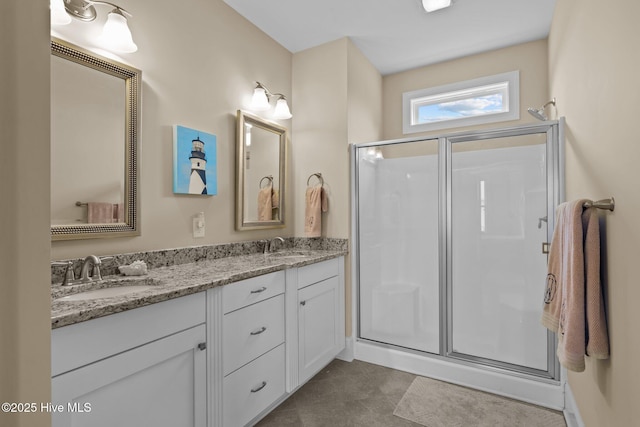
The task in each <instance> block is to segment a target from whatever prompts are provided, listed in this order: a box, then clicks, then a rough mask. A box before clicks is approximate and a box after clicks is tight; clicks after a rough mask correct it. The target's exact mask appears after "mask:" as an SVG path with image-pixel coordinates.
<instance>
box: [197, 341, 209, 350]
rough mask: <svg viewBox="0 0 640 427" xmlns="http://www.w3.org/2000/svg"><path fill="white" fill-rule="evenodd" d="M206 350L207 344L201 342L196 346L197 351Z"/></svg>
mask: <svg viewBox="0 0 640 427" xmlns="http://www.w3.org/2000/svg"><path fill="white" fill-rule="evenodd" d="M206 348H207V343H206V342H201V343H200V344H198V349H199V350H206Z"/></svg>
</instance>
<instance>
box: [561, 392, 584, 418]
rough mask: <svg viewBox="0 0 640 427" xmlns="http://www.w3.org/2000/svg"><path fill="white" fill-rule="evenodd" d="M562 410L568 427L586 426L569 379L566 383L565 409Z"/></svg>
mask: <svg viewBox="0 0 640 427" xmlns="http://www.w3.org/2000/svg"><path fill="white" fill-rule="evenodd" d="M562 412H563V414H564V420H565V421H566V423H567V427H585V426H584V422H583V421H582V417H581V416H580V411H579V410H578V405H577V404H576V400H575V398H574V397H573V392H572V391H571V387H570V386H569V382H568V381H567V382H565V383H564V410H563V411H562Z"/></svg>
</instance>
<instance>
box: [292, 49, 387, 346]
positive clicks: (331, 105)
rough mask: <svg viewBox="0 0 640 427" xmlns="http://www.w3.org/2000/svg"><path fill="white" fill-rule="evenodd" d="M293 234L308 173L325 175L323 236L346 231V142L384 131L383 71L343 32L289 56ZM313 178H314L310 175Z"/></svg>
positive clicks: (299, 232)
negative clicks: (293, 107)
mask: <svg viewBox="0 0 640 427" xmlns="http://www.w3.org/2000/svg"><path fill="white" fill-rule="evenodd" d="M293 94H294V98H295V100H296V116H295V119H294V123H293V142H292V145H293V146H294V150H293V171H294V173H293V175H294V178H293V183H292V188H293V189H294V194H295V196H294V203H295V235H296V236H304V222H303V218H304V209H305V206H304V192H305V188H306V183H307V178H308V177H309V175H310V174H312V173H316V172H320V173H322V176H323V177H324V181H325V189H326V191H327V195H328V198H329V211H328V212H327V213H325V214H323V218H322V221H323V225H322V227H323V231H322V235H323V236H324V237H335V238H348V237H350V234H349V233H350V228H349V227H350V204H349V152H348V144H350V143H354V142H365V141H376V140H378V139H380V137H381V135H382V132H381V130H382V124H381V105H382V77H381V76H380V73H378V71H377V70H376V69H375V68H374V67H373V65H371V63H370V62H369V61H368V60H367V59H366V58H365V57H364V55H363V54H362V53H361V52H360V51H359V50H358V49H357V48H356V47H355V45H354V44H353V43H352V42H351V41H350V40H349V39H347V38H342V39H339V40H335V41H333V42H330V43H326V44H323V45H321V46H317V47H314V48H311V49H307V50H305V51H302V52H298V53H296V54H295V55H294V57H293ZM312 182H315V178H312ZM346 266H347V270H346V286H345V293H346V295H345V297H346V308H347V313H346V319H347V325H346V334H347V336H350V335H351V281H350V270H349V266H350V260H349V259H347V261H346Z"/></svg>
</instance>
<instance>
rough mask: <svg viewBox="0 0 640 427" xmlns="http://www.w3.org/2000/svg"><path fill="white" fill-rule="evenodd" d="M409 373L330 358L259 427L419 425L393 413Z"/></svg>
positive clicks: (404, 389)
mask: <svg viewBox="0 0 640 427" xmlns="http://www.w3.org/2000/svg"><path fill="white" fill-rule="evenodd" d="M415 377H416V376H415V375H414V374H409V373H407V372H402V371H396V370H394V369H389V368H385V367H382V366H378V365H373V364H370V363H366V362H361V361H357V360H354V361H353V362H350V363H349V362H343V361H341V360H334V361H333V362H331V363H330V364H329V365H328V366H327V367H326V368H324V369H323V370H322V371H320V372H319V373H318V374H317V375H316V376H315V377H313V378H312V379H311V380H309V382H308V383H306V384H305V385H304V386H302V387H301V388H300V389H299V390H298V391H296V392H295V393H294V394H293V395H292V396H291V397H289V399H287V400H286V401H285V402H283V403H282V404H281V405H280V406H278V407H277V408H276V409H274V410H273V412H271V413H270V414H269V415H267V417H265V418H264V419H263V420H262V421H260V423H258V424H257V426H259V427H287V426H290V427H294V426H295V427H316V426H330V427H338V426H354V427H355V426H363V427H378V426H379V427H396V426H398V427H405V426H406V427H411V426H416V427H419V426H420V424H416V423H412V422H410V421H407V420H404V419H402V418H399V417H396V416H394V415H393V410H394V409H395V407H396V405H397V404H398V402H400V399H402V396H404V393H405V392H406V391H407V388H408V387H409V386H410V385H411V383H412V382H413V380H414V378H415Z"/></svg>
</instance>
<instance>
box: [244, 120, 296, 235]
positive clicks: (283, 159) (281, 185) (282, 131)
mask: <svg viewBox="0 0 640 427" xmlns="http://www.w3.org/2000/svg"><path fill="white" fill-rule="evenodd" d="M236 121H237V127H236V230H239V231H241V230H259V229H268V228H283V227H284V226H285V207H286V203H285V202H286V197H285V196H286V194H285V186H286V185H285V184H286V182H287V179H286V164H287V128H286V127H284V126H280V125H279V124H277V123H274V122H270V121H268V120H265V119H263V118H261V117H258V116H256V115H253V114H251V113H248V112H246V111H243V110H238V113H237V120H236ZM245 124H250V125H252V126H254V127H256V128H260V129H264V130H266V131H267V132H272V133H274V134H276V135H277V136H278V141H279V144H280V150H279V152H280V156H279V162H280V164H279V165H278V173H279V175H280V176H279V177H278V179H279V180H278V191H279V192H280V201H279V207H280V211H279V213H280V215H279V217H278V219H276V220H271V221H249V220H248V219H247V218H245V217H244V208H245V206H244V200H245V177H244V170H245V132H244V127H245Z"/></svg>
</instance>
